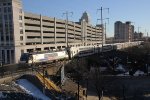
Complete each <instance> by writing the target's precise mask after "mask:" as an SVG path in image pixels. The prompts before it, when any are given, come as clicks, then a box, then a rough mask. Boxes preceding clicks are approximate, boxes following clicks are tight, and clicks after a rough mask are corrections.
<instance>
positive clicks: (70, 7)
mask: <svg viewBox="0 0 150 100" xmlns="http://www.w3.org/2000/svg"><path fill="white" fill-rule="evenodd" d="M22 1H23V9H24V11H25V12H32V13H36V14H41V15H44V16H49V17H56V18H59V19H65V16H63V13H65V12H66V11H68V12H73V15H72V16H69V20H70V21H74V22H78V21H79V19H80V18H81V16H82V13H83V12H85V11H86V12H88V14H89V15H90V18H91V24H92V25H95V24H96V23H99V24H100V21H98V22H97V19H100V16H101V14H100V11H98V10H97V9H100V8H101V7H103V8H109V13H108V11H107V10H106V9H105V10H103V19H105V18H109V23H108V20H103V22H104V23H107V36H108V37H111V36H113V35H114V23H115V21H122V22H126V21H131V22H132V24H133V25H134V26H135V31H138V27H139V31H141V32H144V33H145V34H144V35H146V33H147V32H149V31H150V29H149V27H150V20H149V19H150V0H22Z"/></svg>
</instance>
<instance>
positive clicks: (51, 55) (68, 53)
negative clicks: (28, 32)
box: [19, 41, 142, 64]
mask: <svg viewBox="0 0 150 100" xmlns="http://www.w3.org/2000/svg"><path fill="white" fill-rule="evenodd" d="M141 43H142V41H136V42H125V43H114V44H104V45H103V48H102V45H97V46H96V45H95V46H80V47H70V48H66V49H65V50H62V51H53V52H52V51H51V52H49V51H47V52H33V53H23V54H22V55H21V57H20V61H19V63H21V64H22V63H26V64H31V63H41V62H52V61H57V60H60V59H71V58H73V57H84V56H89V55H92V54H95V53H98V52H107V51H111V50H114V49H116V50H117V49H124V48H127V47H131V46H136V45H139V44H141Z"/></svg>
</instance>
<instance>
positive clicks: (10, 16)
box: [9, 14, 12, 22]
mask: <svg viewBox="0 0 150 100" xmlns="http://www.w3.org/2000/svg"><path fill="white" fill-rule="evenodd" d="M9 21H10V22H11V21H12V15H11V14H10V15H9Z"/></svg>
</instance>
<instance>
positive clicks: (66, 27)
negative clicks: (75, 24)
mask: <svg viewBox="0 0 150 100" xmlns="http://www.w3.org/2000/svg"><path fill="white" fill-rule="evenodd" d="M67 26H68V25H67V20H65V32H66V34H65V42H66V46H67V34H68V33H67Z"/></svg>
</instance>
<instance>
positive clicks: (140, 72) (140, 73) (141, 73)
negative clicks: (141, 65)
mask: <svg viewBox="0 0 150 100" xmlns="http://www.w3.org/2000/svg"><path fill="white" fill-rule="evenodd" d="M140 75H144V72H143V71H140V70H137V71H136V72H135V73H134V76H140Z"/></svg>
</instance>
